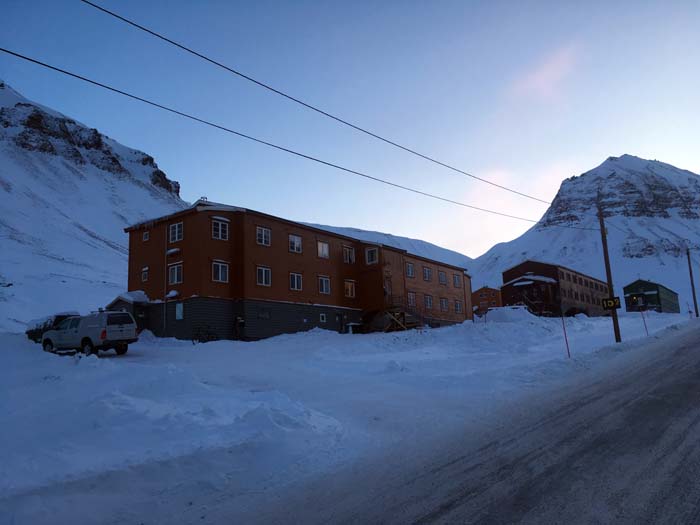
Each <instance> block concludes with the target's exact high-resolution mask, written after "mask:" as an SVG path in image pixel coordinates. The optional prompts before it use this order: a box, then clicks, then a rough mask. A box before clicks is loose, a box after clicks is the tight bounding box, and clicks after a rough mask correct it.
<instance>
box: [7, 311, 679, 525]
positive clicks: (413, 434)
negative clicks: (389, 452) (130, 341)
mask: <svg viewBox="0 0 700 525" xmlns="http://www.w3.org/2000/svg"><path fill="white" fill-rule="evenodd" d="M489 316H490V317H489ZM685 320H687V317H685V316H681V315H667V314H656V315H650V316H649V318H648V319H647V323H648V325H649V329H650V331H651V332H652V333H654V332H658V331H659V330H661V329H663V328H665V327H668V326H670V325H673V324H675V323H679V322H684V321H685ZM566 324H567V330H568V334H569V341H570V344H571V353H572V356H573V359H571V360H568V359H567V358H566V349H565V346H564V339H563V333H562V326H561V319H545V318H538V317H534V316H532V315H530V314H529V313H527V312H526V311H524V310H522V309H517V308H514V309H505V308H504V309H498V310H495V311H493V312H491V313H489V314H488V316H487V321H486V322H485V323H471V322H466V323H464V324H462V325H457V326H452V327H446V328H441V329H434V330H429V329H428V330H422V331H419V330H413V331H407V332H397V333H391V334H367V335H347V334H344V335H341V334H336V333H333V332H328V331H323V330H312V331H310V332H306V333H301V334H294V335H284V336H279V337H276V338H272V339H268V340H264V341H259V342H254V343H243V342H233V341H219V342H212V343H205V344H197V345H193V344H192V343H190V342H183V341H176V340H170V339H166V340H162V339H156V338H154V337H153V336H152V334H150V333H148V332H146V333H144V334H142V336H141V339H140V340H139V342H138V343H136V344H134V345H131V347H130V349H129V353H128V354H126V355H125V356H123V357H116V356H114V355H113V353H111V352H110V353H103V357H101V358H100V359H98V358H96V357H94V356H93V357H88V358H82V359H81V358H79V357H77V356H74V357H71V356H57V355H53V354H46V353H44V352H42V351H41V349H40V347H39V345H35V344H32V343H30V342H28V341H27V340H26V339H25V338H24V337H21V336H19V335H4V336H0V342H1V343H2V344H1V345H0V346H1V347H2V350H3V351H2V356H1V357H2V359H3V366H2V367H0V414H2V415H3V424H2V425H3V431H2V432H0V492H2V493H3V494H5V495H6V496H11V495H19V494H23V493H26V491H27V490H31V489H32V488H33V487H37V486H41V485H44V486H45V485H50V484H54V483H59V482H62V481H64V480H66V479H78V478H82V477H85V476H90V475H94V474H98V473H101V472H104V471H110V470H122V469H125V468H127V467H134V466H138V465H143V464H150V463H153V462H154V461H161V460H167V459H168V458H170V459H172V458H178V457H181V456H190V455H192V454H195V455H196V454H202V453H204V451H208V450H215V449H219V448H221V447H228V448H226V450H227V451H228V452H226V454H228V456H227V461H229V462H230V461H233V458H234V457H235V458H237V459H236V460H235V461H240V462H242V464H243V463H244V464H245V465H248V467H247V468H241V469H237V470H236V474H235V475H236V476H240V479H241V480H242V482H244V483H245V484H246V485H254V484H255V483H258V482H259V483H261V484H262V485H264V486H265V487H268V486H270V482H269V479H271V477H274V478H275V479H276V483H286V482H289V481H291V480H292V479H293V478H294V476H296V475H297V473H296V472H297V470H296V467H292V464H293V463H294V461H296V460H295V459H293V452H292V451H296V452H295V453H296V454H297V455H299V454H301V455H302V456H303V457H304V458H307V459H305V460H304V461H306V462H311V463H312V466H311V467H309V468H312V469H316V470H318V469H327V468H330V466H331V465H333V464H336V463H337V462H340V461H343V462H344V461H349V460H353V459H356V458H358V457H359V456H365V455H366V454H368V453H371V452H377V451H380V450H383V449H384V448H385V447H394V448H395V447H397V446H401V444H402V443H405V444H408V443H415V442H416V441H417V440H421V439H426V438H429V437H430V436H436V437H437V436H439V435H442V434H445V433H449V432H452V431H455V432H456V431H458V430H460V431H463V429H464V426H465V425H466V426H467V427H468V428H470V429H471V430H473V431H476V430H477V429H478V428H479V426H480V425H481V424H482V423H483V421H485V420H486V418H489V417H491V414H493V413H494V409H495V407H497V406H498V405H499V404H500V403H505V402H508V401H509V400H512V399H513V398H514V397H517V396H521V395H523V394H524V393H525V392H526V391H527V390H529V389H532V388H535V387H541V386H542V385H544V384H547V382H551V381H555V380H561V379H562V378H566V377H567V376H569V375H575V374H577V373H579V372H580V371H581V369H582V368H584V369H585V368H586V367H589V366H591V365H592V363H594V362H597V361H600V360H601V359H604V358H609V357H611V356H612V355H613V354H615V352H613V351H611V350H606V351H604V352H597V350H598V349H600V348H601V347H604V346H605V345H609V344H611V343H612V342H613V334H612V327H611V324H610V320H609V319H605V318H591V319H588V318H586V317H583V316H582V317H580V318H567V319H566ZM621 324H622V334H623V337H624V338H625V340H626V341H628V346H627V347H625V348H627V349H629V350H634V349H635V348H636V347H638V346H639V344H640V341H641V340H642V339H643V337H644V327H643V323H642V320H641V316H638V315H623V316H622V317H621ZM629 341H631V342H629ZM49 438H50V439H49ZM231 447H237V448H235V450H237V452H236V454H240V455H231V454H232V453H233V452H234V449H231ZM295 457H298V456H295ZM234 464H235V463H234ZM202 475H204V476H206V473H203V474H202ZM231 475H234V474H231ZM135 490H137V489H135ZM251 490H252V489H251ZM0 516H1V515H0Z"/></svg>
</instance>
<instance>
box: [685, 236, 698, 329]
mask: <svg viewBox="0 0 700 525" xmlns="http://www.w3.org/2000/svg"><path fill="white" fill-rule="evenodd" d="M685 253H686V255H687V256H688V272H690V288H691V289H692V290H693V304H694V305H695V317H700V315H698V298H697V296H696V295H695V279H693V264H692V263H691V262H690V248H689V247H686V249H685Z"/></svg>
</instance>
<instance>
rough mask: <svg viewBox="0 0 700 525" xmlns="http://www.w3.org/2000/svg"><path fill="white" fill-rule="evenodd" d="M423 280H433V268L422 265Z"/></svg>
mask: <svg viewBox="0 0 700 525" xmlns="http://www.w3.org/2000/svg"><path fill="white" fill-rule="evenodd" d="M423 280H424V281H426V282H430V281H432V280H433V269H432V268H431V267H430V266H423Z"/></svg>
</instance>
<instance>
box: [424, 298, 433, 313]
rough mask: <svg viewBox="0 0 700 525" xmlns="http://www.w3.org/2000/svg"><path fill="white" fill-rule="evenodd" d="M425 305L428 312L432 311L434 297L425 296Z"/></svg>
mask: <svg viewBox="0 0 700 525" xmlns="http://www.w3.org/2000/svg"><path fill="white" fill-rule="evenodd" d="M423 304H424V305H425V309H426V310H432V309H433V296H432V295H424V296H423Z"/></svg>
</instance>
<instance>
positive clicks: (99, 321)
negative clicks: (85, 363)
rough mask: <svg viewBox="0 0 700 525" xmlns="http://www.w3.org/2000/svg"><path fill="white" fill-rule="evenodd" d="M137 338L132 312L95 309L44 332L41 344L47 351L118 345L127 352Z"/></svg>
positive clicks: (89, 351) (89, 350) (92, 351)
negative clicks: (93, 311) (88, 313)
mask: <svg viewBox="0 0 700 525" xmlns="http://www.w3.org/2000/svg"><path fill="white" fill-rule="evenodd" d="M136 340H137V337H136V322H135V321H134V318H133V317H131V314H130V313H128V312H106V311H103V312H95V313H92V314H90V315H85V316H82V317H69V318H68V319H64V320H63V321H61V322H60V323H59V325H58V326H57V327H56V328H54V329H53V330H48V331H47V332H44V334H43V336H42V338H41V344H42V346H43V347H44V350H45V351H46V352H53V351H54V350H72V349H77V350H80V351H82V352H84V353H85V354H96V353H97V352H98V350H109V349H110V348H114V350H116V352H117V354H119V355H123V354H125V353H126V351H127V350H128V348H129V343H133V342H135V341H136Z"/></svg>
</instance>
